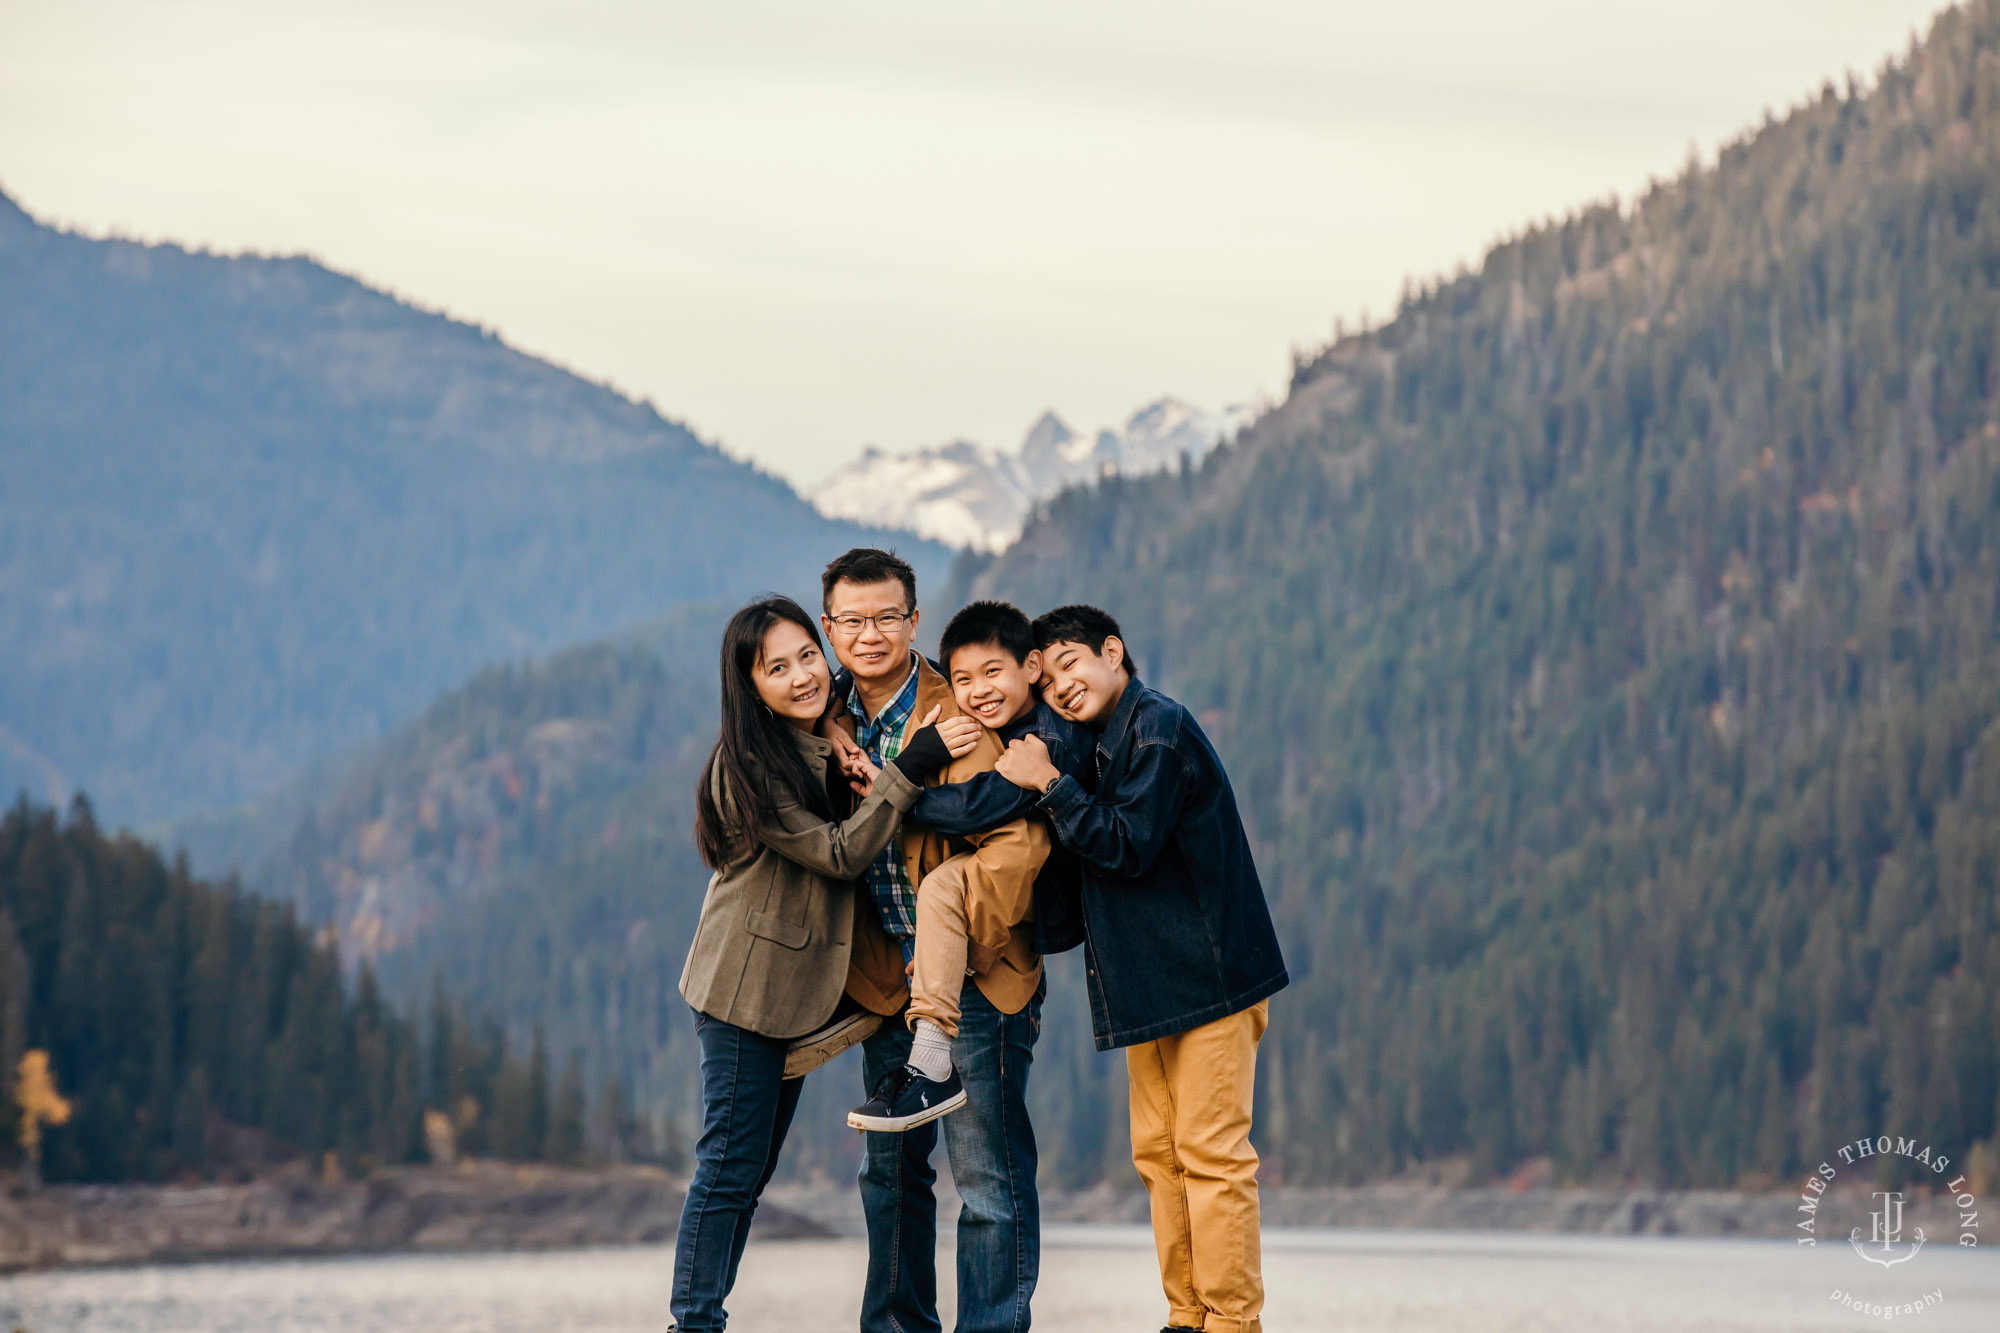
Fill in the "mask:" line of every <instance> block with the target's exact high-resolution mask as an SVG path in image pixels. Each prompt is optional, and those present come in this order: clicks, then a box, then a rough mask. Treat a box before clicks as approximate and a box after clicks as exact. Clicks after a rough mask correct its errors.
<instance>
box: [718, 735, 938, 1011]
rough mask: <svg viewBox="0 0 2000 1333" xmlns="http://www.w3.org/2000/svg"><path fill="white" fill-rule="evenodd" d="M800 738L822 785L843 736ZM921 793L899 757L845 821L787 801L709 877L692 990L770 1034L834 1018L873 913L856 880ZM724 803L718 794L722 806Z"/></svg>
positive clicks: (800, 744)
mask: <svg viewBox="0 0 2000 1333" xmlns="http://www.w3.org/2000/svg"><path fill="white" fill-rule="evenodd" d="M797 739H798V743H799V746H800V748H801V749H803V750H804V751H805V754H806V762H807V764H808V765H809V766H810V767H811V768H812V770H813V773H814V775H815V776H816V777H818V778H819V779H820V780H821V781H822V782H824V781H825V777H826V766H827V764H828V762H830V760H831V757H832V755H833V743H832V742H831V741H828V740H826V739H824V738H822V737H819V736H814V735H809V734H807V733H806V732H799V733H797ZM718 785H719V784H718ZM919 790H920V789H919V788H918V787H917V786H916V785H915V784H913V783H912V782H911V781H910V780H909V779H908V778H905V777H904V776H903V774H902V772H901V771H900V770H899V769H897V768H896V766H895V765H894V764H891V765H889V766H887V767H886V768H884V769H883V770H882V773H881V776H880V777H878V778H876V779H875V785H874V788H873V790H872V791H871V792H870V794H869V795H868V796H867V797H866V798H865V799H863V800H862V801H861V803H860V804H859V805H858V806H857V807H856V808H855V811H854V813H853V814H852V815H850V816H849V817H848V818H846V819H843V820H835V821H833V822H828V821H827V820H825V819H822V818H821V817H820V816H819V815H817V814H815V813H813V812H812V811H811V810H809V809H807V808H806V807H805V806H803V805H799V804H797V803H795V802H794V803H791V804H781V805H779V806H778V807H777V809H776V810H775V811H774V812H773V815H772V817H771V819H769V820H768V821H766V822H764V823H761V824H759V825H758V826H757V827H756V829H755V830H753V833H754V838H755V841H754V842H753V843H752V845H751V847H750V849H749V850H748V851H747V852H745V853H744V854H743V855H741V856H740V857H739V858H738V859H737V860H736V862H735V863H734V864H732V865H729V866H725V867H724V868H723V869H721V870H718V871H716V872H715V874H714V876H713V877H711V878H710V880H709V882H708V892H707V895H706V896H705V897H704V898H703V899H702V904H701V921H700V923H699V924H698V925H696V927H695V931H694V943H693V944H692V945H690V946H689V948H688V956H687V965H686V966H685V967H684V968H682V969H681V995H682V997H683V998H684V999H686V1000H687V1002H688V1003H689V1004H691V1005H693V1006H694V1007H695V1008H696V1009H698V1010H700V1011H701V1012H702V1013H704V1014H707V1015H708V1016H709V1017H711V1018H719V1019H721V1020H722V1021H723V1022H725V1023H731V1024H734V1025H735V1026H737V1027H740V1028H748V1029H749V1030H750V1031H752V1032H756V1033H760V1034H762V1035H764V1036H766V1037H797V1036H803V1035H804V1034H805V1033H808V1032H810V1031H812V1030H813V1029H814V1028H816V1027H818V1026H819V1025H820V1024H821V1023H823V1022H825V1021H826V1019H827V1018H829V1017H831V1016H832V1014H833V1011H834V1007H835V1006H836V1005H837V1004H838V1003H839V1002H840V995H841V992H842V990H844V989H845V988H846V986H847V983H848V973H849V966H850V962H851V955H852V953H853V945H854V939H855V935H856V933H857V930H866V929H867V926H868V925H869V924H871V921H870V919H871V918H873V916H874V915H875V914H874V912H873V911H869V912H867V913H866V914H865V915H863V914H862V913H860V912H858V911H857V903H856V895H857V894H858V895H860V896H861V897H862V898H863V899H865V898H866V897H867V893H868V890H867V889H866V887H865V886H863V885H862V884H860V883H858V882H857V881H858V880H859V879H860V877H861V875H862V874H863V872H865V871H866V870H867V868H868V863H869V862H870V861H872V860H874V859H875V858H876V857H877V856H878V855H880V854H881V851H882V849H883V848H884V847H887V846H888V845H889V843H890V840H891V839H893V838H894V837H895V836H896V831H897V829H898V827H899V826H900V825H901V823H902V819H903V812H904V811H906V810H908V809H909V808H910V807H911V806H912V805H914V804H916V800H917V796H918V794H919ZM726 799H727V797H726V793H723V792H720V791H718V792H717V793H716V800H717V803H718V804H722V803H723V802H724V801H725V800H726ZM725 808H727V807H726V806H725ZM864 905H865V904H864ZM876 929H877V932H878V933H879V929H880V928H879V927H877V928H876ZM898 971H900V968H899V969H898ZM899 979H900V978H899Z"/></svg>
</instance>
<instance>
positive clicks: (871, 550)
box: [819, 546, 917, 612]
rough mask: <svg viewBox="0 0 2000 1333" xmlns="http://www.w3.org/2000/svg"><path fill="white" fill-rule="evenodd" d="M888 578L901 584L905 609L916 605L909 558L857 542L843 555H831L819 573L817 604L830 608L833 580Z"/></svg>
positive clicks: (870, 580)
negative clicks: (829, 560) (823, 570)
mask: <svg viewBox="0 0 2000 1333" xmlns="http://www.w3.org/2000/svg"><path fill="white" fill-rule="evenodd" d="M890 579H894V580H896V582H898V583H900V584H902V585H903V596H904V597H905V598H906V599H907V609H909V610H911V611H914V610H916V609H917V571H916V570H914V569H911V568H910V562H909V561H907V560H905V559H903V557H901V556H899V555H897V554H896V553H895V552H894V551H883V550H879V549H877V548H876V547H873V546H857V547H855V548H854V549H853V550H851V551H849V552H847V553H846V554H845V555H839V556H835V557H834V558H833V561H832V563H830V564H828V565H827V567H826V572H825V573H823V574H821V575H820V576H819V604H820V609H821V610H822V611H829V612H830V611H832V610H833V585H834V584H836V583H885V582H887V581H888V580H890Z"/></svg>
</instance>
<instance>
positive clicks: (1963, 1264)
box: [0, 1226, 2000, 1333]
mask: <svg viewBox="0 0 2000 1333" xmlns="http://www.w3.org/2000/svg"><path fill="white" fill-rule="evenodd" d="M1264 1245H1265V1249H1264V1277H1265V1287H1266V1290H1267V1306H1266V1309H1265V1315H1264V1321H1265V1326H1266V1327H1267V1328H1269V1329H1270V1330H1271V1333H1320V1331H1321V1330H1325V1331H1327V1333H1331V1330H1336V1329H1337V1330H1341V1333H1442V1331H1443V1330H1466V1331H1467V1333H1474V1331H1476V1333H1505V1331H1506V1330H1517V1329H1518V1330H1524V1331H1525V1330H1538V1331H1539V1330H1572V1329H1573V1330H1580V1331H1581V1330H1589V1331H1590V1333H1640V1331H1642V1330H1655V1329H1700V1330H1704V1331H1705V1333H1732V1331H1734V1330H1743V1331H1744V1333H1751V1331H1753V1330H1754V1331H1756V1333H1764V1331H1766V1330H1778V1329H1788V1330H1789V1329H1799V1330H1804V1329H1842V1328H1850V1327H1853V1328H1870V1327H1879V1326H1881V1325H1883V1324H1885V1323H1891V1322H1893V1323H1896V1324H1899V1325H1905V1326H1909V1325H1911V1324H1912V1323H1913V1324H1914V1326H1915V1327H1918V1328H1922V1329H1926V1330H1932V1331H1933V1333H1938V1331H1941V1330H1946V1329H1954V1330H1975V1329H1976V1330H1980V1331H1981V1333H1991V1330H1994V1329H1996V1328H2000V1254H1996V1253H1995V1252H1993V1251H1990V1250H1989V1251H1986V1252H1980V1251H1962V1250H1959V1249H1956V1248H1955V1247H1953V1246H1951V1245H1949V1244H1944V1245H1937V1246H1934V1247H1931V1248H1927V1249H1926V1250H1925V1252H1923V1253H1921V1254H1919V1255H1918V1256H1917V1257H1916V1258H1915V1259H1913V1260H1912V1261H1910V1262H1909V1263H1907V1264H1904V1265H1902V1266H1900V1267H1898V1268H1896V1269H1894V1270H1890V1271H1884V1270H1882V1269H1878V1268H1870V1267H1869V1266H1868V1265H1867V1264H1864V1263H1863V1262H1862V1261H1861V1260H1860V1259H1858V1258H1857V1257H1856V1256H1855V1255H1854V1254H1853V1253H1852V1252H1850V1251H1849V1250H1848V1249H1847V1248H1846V1247H1845V1246H1841V1247H1839V1248H1837V1249H1836V1248H1833V1247H1831V1246H1829V1247H1826V1248H1824V1249H1822V1250H1819V1251H1800V1250H1798V1249H1796V1248H1795V1247H1794V1246H1793V1245H1791V1244H1790V1243H1789V1242H1786V1241H1751V1240H1689V1239H1677V1238H1656V1237H1629V1238H1628V1237H1599V1236H1550V1235H1526V1234H1494V1233H1475V1232H1440V1231H1428V1232H1426V1231H1360V1230H1340V1231H1307V1230H1296V1231H1279V1230H1272V1231H1267V1232H1266V1233H1265V1241H1264ZM1044 1248H1045V1253H1044V1259H1043V1269H1042V1283H1041V1287H1040V1289H1039V1290H1038V1292H1037V1293H1036V1297H1035V1327H1036V1328H1037V1329H1038V1330H1042V1331H1043V1333H1085V1331H1086V1330H1087V1331H1088V1333H1110V1331H1112V1330H1117V1331H1120V1333H1123V1331H1127V1330H1129V1331H1131V1333H1153V1330H1155V1329H1158V1328H1159V1326H1160V1325H1161V1324H1162V1323H1164V1322H1165V1319H1164V1315H1165V1308H1164V1304H1163V1301H1162V1298H1161V1296H1160V1293H1159V1287H1158V1275H1157V1271H1156V1269H1155V1268H1154V1262H1153V1250H1152V1242H1151V1237H1150V1235H1149V1234H1148V1233H1147V1232H1146V1231H1145V1230H1144V1229H1143V1228H1138V1227H1108V1226H1091V1227H1086V1226H1071V1227H1050V1228H1049V1229H1048V1232H1047V1235H1046V1237H1045V1241H1044ZM864 1252H865V1251H864V1247H863V1244H862V1242H860V1241H859V1240H850V1239H841V1240H807V1241H768V1242H757V1243H753V1244H752V1245H751V1247H750V1251H749V1253H748V1255H747V1256H746V1257H745V1259H744V1263H743V1271H742V1276H741V1278H740V1279H739V1281H738V1285H737V1291H736V1295H735V1297H734V1298H733V1299H732V1301H731V1303H730V1306H731V1319H730V1326H731V1328H732V1329H736V1330H740V1331H741V1333H767V1331H768V1333H779V1331H781V1330H782V1333H817V1331H819V1330H825V1333H848V1331H849V1330H852V1329H853V1328H854V1327H855V1312H856V1311H857V1310H858V1309H859V1305H860V1292H861V1266H862V1261H863V1256H864ZM940 1257H941V1258H943V1259H948V1255H942V1256H940ZM671 1267H672V1255H671V1252H670V1251H668V1250H665V1249H661V1248H644V1249H603V1250H584V1251H572V1252H565V1253H557V1254H529V1255H520V1254H508V1255H465V1256H444V1257H412V1258H367V1259H313V1260H297V1261H265V1262H257V1263H228V1264H205V1265H196V1266H188V1267H155V1268H132V1269H117V1270H104V1271H97V1272H69V1273H37V1274H29V1275H25V1276H21V1277H14V1278H8V1279H4V1280H0V1333H13V1331H14V1330H15V1329H23V1330H26V1333H197V1331H198V1333H308V1331H309V1330H311V1331H317V1330H335V1329H338V1330H341V1331H342V1333H661V1331H662V1330H664V1329H665V1328H666V1326H667V1323H668V1317H667V1311H666V1298H667V1287H668V1281H669V1272H670V1269H671ZM943 1285H944V1286H945V1287H946V1292H945V1304H946V1308H947V1310H948V1309H949V1308H950V1291H949V1288H950V1282H949V1279H948V1277H947V1279H946V1280H945V1282H944V1284H943ZM1835 1290H1845V1291H1852V1292H1854V1293H1855V1294H1857V1295H1859V1296H1862V1297H1863V1298H1864V1300H1865V1301H1873V1302H1881V1301H1885V1300H1893V1301H1895V1302H1898V1303H1901V1302H1915V1301H1918V1300H1921V1299H1922V1297H1921V1293H1923V1292H1926V1291H1932V1292H1935V1291H1940V1290H1941V1291H1942V1293H1943V1299H1942V1301H1941V1302H1939V1303H1936V1304H1933V1305H1930V1306H1928V1307H1926V1308H1924V1309H1922V1310H1921V1311H1920V1312H1918V1313H1915V1314H1909V1315H1900V1316H1899V1317H1897V1318H1895V1319H1894V1320H1893V1321H1892V1320H1890V1319H1888V1318H1885V1317H1884V1316H1883V1315H1881V1314H1874V1315H1870V1314H1867V1313H1863V1312H1859V1311H1856V1310H1853V1309H1849V1308H1847V1307H1845V1306H1843V1305H1841V1304H1839V1303H1837V1302H1834V1301H1830V1300H1829V1299H1828V1296H1829V1293H1830V1292H1832V1291H1835ZM946 1327H947V1328H949V1327H950V1322H949V1317H948V1316H947V1320H946Z"/></svg>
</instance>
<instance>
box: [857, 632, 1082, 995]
mask: <svg viewBox="0 0 2000 1333" xmlns="http://www.w3.org/2000/svg"><path fill="white" fill-rule="evenodd" d="M934 706H939V707H941V708H942V710H943V711H941V712H940V713H939V714H938V716H939V718H941V719H942V718H947V717H962V716H964V714H963V713H962V712H960V710H959V707H958V702H957V701H956V700H955V699H953V698H952V696H951V686H950V685H949V684H948V683H946V681H945V678H944V677H943V676H941V675H939V674H938V673H937V670H936V669H935V668H934V667H932V666H931V664H930V663H929V662H927V661H925V660H924V658H923V655H922V654H921V653H920V654H918V655H917V703H916V707H915V708H913V709H911V710H910V721H909V723H908V724H907V725H908V726H910V727H914V726H915V725H916V724H917V722H918V721H919V720H921V719H922V718H923V717H925V716H926V715H927V714H929V712H930V711H931V709H932V707H934ZM835 725H837V726H839V727H840V728H841V729H842V730H844V731H845V732H847V734H848V735H849V737H852V736H853V735H854V715H853V714H852V713H850V712H848V711H847V710H845V709H842V710H841V711H840V712H839V713H838V714H837V715H836V716H835ZM1003 749H1004V747H1003V746H1002V745H1001V744H1000V738H999V737H998V736H995V735H994V734H993V733H992V732H990V731H985V730H982V731H981V732H980V735H979V744H978V745H977V746H976V747H975V748H974V749H973V751H972V753H970V754H968V755H966V756H965V757H964V758H962V759H954V760H953V761H952V762H951V766H950V767H948V768H946V769H945V771H944V772H942V773H940V774H939V775H938V776H936V777H935V778H932V779H931V781H930V783H929V785H931V786H938V785H941V784H943V783H947V782H963V781H965V780H966V779H967V778H969V777H971V776H973V775H974V774H975V773H984V772H986V771H987V770H988V769H990V768H992V767H993V766H994V765H995V764H996V763H998V762H999V760H1000V755H1001V754H1002V752H1003ZM898 836H899V837H900V838H901V839H902V842H903V858H904V861H905V863H906V864H907V865H908V867H909V871H910V883H912V884H915V885H922V884H923V882H924V876H926V875H928V874H930V873H931V871H933V870H935V869H937V868H938V867H939V866H940V865H943V864H944V862H945V861H946V860H947V859H949V858H950V857H951V856H952V855H954V854H955V853H957V852H962V851H967V850H968V849H969V850H970V851H971V854H972V859H971V862H970V864H969V865H968V866H967V868H966V877H965V908H966V915H967V918H968V920H969V923H970V930H969V934H970V937H971V938H970V939H969V940H968V941H967V949H966V961H967V965H968V966H969V967H970V968H971V969H972V973H973V980H974V981H975V982H976V983H978V986H979V990H980V993H981V994H983V995H984V996H985V997H986V998H987V999H988V1000H990V1001H992V1002H993V1007H994V1008H995V1009H998V1010H999V1011H1000V1012H1001V1013H1003V1014H1015V1013H1019V1012H1020V1011H1021V1010H1022V1009H1023V1008H1025V1007H1026V1006H1027V1003H1028V1001H1029V1000H1031V999H1033V998H1034V996H1035V988H1036V987H1037V986H1039V985H1040V984H1041V980H1042V957H1041V955H1040V954H1038V953H1036V952H1035V926H1034V906H1035V876H1036V875H1038V874H1039V873H1040V872H1041V869H1042V862H1044V861H1046V860H1047V859H1048V855H1049V831H1048V830H1047V829H1046V828H1044V827H1043V826H1042V824H1041V823H1040V822H1039V821H1038V820H1033V819H1017V820H1015V821H1014V822H1013V823H1011V824H1003V825H1001V826H1000V827H999V828H997V829H994V830H993V831H992V832H990V833H985V834H981V835H980V836H978V837H976V838H969V839H965V840H963V841H960V840H959V839H955V838H947V837H945V836H944V835H943V834H941V833H937V832H934V831H933V830H931V829H927V828H923V827H921V826H919V825H917V824H914V823H911V822H910V821H908V820H905V821H904V823H903V828H902V832H901V833H900V834H899V835H898ZM854 912H855V923H854V952H853V955H852V957H851V959H850V962H849V967H848V974H847V993H848V994H849V995H851V996H852V997H854V999H855V1001H856V1002H857V1003H859V1004H861V1005H862V1006H864V1007H866V1008H868V1009H871V1010H873V1011H874V1012H876V1013H878V1014H893V1013H895V1012H896V1011H897V1010H899V1009H901V1008H902V1007H903V1005H904V1004H905V1003H907V1002H908V1000H909V998H910V987H909V978H908V977H906V976H905V975H904V973H903V951H902V949H901V948H899V947H898V946H897V944H896V942H895V940H893V939H891V938H890V936H889V932H888V931H887V930H885V929H883V927H882V916H881V913H880V912H879V911H877V910H876V907H875V899H874V897H873V896H872V895H871V894H870V893H869V892H868V887H867V885H866V884H863V885H860V886H858V889H857V892H856V893H855V895H854Z"/></svg>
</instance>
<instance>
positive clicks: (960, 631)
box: [938, 602, 1035, 675]
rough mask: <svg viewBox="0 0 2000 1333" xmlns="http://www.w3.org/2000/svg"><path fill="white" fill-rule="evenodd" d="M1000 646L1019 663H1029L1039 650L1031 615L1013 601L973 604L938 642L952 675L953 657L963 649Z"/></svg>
mask: <svg viewBox="0 0 2000 1333" xmlns="http://www.w3.org/2000/svg"><path fill="white" fill-rule="evenodd" d="M988 643H993V644H998V645H999V646H1000V647H1001V649H1002V650H1004V651H1005V652H1007V653H1009V654H1011V655H1012V656H1013V658H1014V660H1015V661H1016V662H1025V661H1027V660H1028V654H1029V653H1032V652H1033V651H1035V627H1034V626H1033V625H1031V624H1029V623H1028V615H1027V613H1026V612H1025V611H1023V610H1021V608H1020V607H1018V606H1016V605H1014V604H1013V603H1012V602H973V603H972V604H971V605H969V606H967V607H965V608H964V609H963V610H961V611H960V612H959V613H958V614H957V615H955V616H953V617H952V618H951V623H950V624H949V625H946V626H945V627H944V637H943V638H942V639H940V640H939V641H938V661H940V662H942V663H944V670H945V674H946V675H950V674H951V655H952V654H953V653H955V652H957V651H958V650H959V649H961V648H971V647H974V646H975V645H979V644H988Z"/></svg>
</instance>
